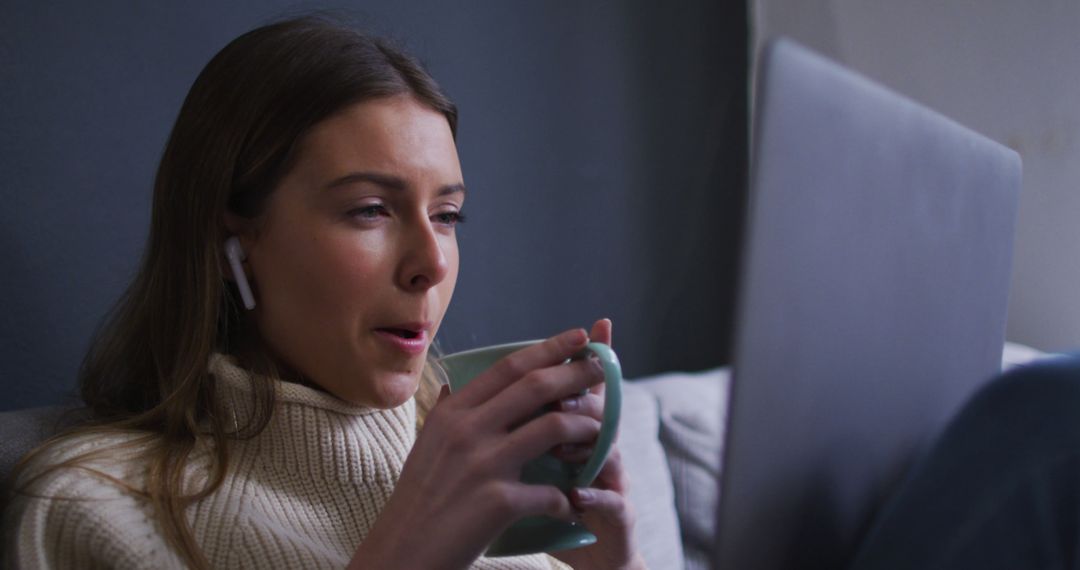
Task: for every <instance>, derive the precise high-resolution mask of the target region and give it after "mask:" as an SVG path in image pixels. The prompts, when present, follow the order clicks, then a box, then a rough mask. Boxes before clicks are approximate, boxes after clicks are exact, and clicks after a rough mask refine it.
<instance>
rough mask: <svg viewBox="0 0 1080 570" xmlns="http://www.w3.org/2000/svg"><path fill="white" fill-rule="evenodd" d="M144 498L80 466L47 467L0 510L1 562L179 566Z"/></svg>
mask: <svg viewBox="0 0 1080 570" xmlns="http://www.w3.org/2000/svg"><path fill="white" fill-rule="evenodd" d="M150 514H151V510H150V507H149V505H148V504H147V503H146V501H144V500H142V499H141V498H140V497H138V496H137V495H134V494H132V493H129V492H127V491H126V490H125V489H124V488H122V487H121V486H119V485H116V484H115V483H112V482H109V481H106V480H105V479H103V478H101V477H99V476H97V475H94V474H91V473H89V472H87V471H86V470H82V469H77V468H75V469H62V470H57V471H56V472H53V473H50V474H48V475H47V476H45V477H43V478H42V479H41V480H39V481H37V482H36V483H35V484H34V485H32V486H31V487H30V488H29V489H26V490H24V491H23V492H21V493H18V494H16V495H15V496H14V497H13V498H12V501H11V503H10V504H9V505H8V508H7V509H6V510H5V513H4V521H3V535H4V536H3V539H4V556H5V557H6V560H5V566H4V567H5V568H8V567H10V568H24V569H38V568H40V569H67V568H80V569H82V568H91V569H93V568H115V569H120V570H136V569H143V568H181V567H183V565H182V564H181V563H180V560H179V558H178V557H177V556H176V555H175V552H174V551H173V550H172V549H171V548H169V546H168V543H167V542H166V540H165V538H164V536H163V535H162V534H161V532H160V527H159V526H158V525H157V523H156V522H155V521H154V520H153V519H152V517H151V516H150Z"/></svg>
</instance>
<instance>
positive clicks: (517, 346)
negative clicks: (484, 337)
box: [437, 339, 544, 362]
mask: <svg viewBox="0 0 1080 570" xmlns="http://www.w3.org/2000/svg"><path fill="white" fill-rule="evenodd" d="M541 342H544V340H543V339H536V340H519V341H516V342H506V343H503V344H492V345H488V346H477V347H474V348H470V349H467V350H462V351H458V352H455V353H453V354H446V355H443V356H440V357H439V358H438V359H437V360H438V361H439V362H444V361H446V360H448V359H451V358H457V357H459V356H461V357H466V356H472V355H474V354H480V353H482V352H488V351H497V350H510V349H513V350H521V349H523V348H527V347H530V346H532V345H534V344H539V343H541Z"/></svg>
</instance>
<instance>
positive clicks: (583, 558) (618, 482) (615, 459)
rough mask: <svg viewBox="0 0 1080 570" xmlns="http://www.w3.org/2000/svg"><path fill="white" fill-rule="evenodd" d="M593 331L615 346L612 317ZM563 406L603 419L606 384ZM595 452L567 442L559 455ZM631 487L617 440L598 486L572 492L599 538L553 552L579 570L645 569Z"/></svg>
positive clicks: (587, 524)
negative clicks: (636, 536) (629, 498)
mask: <svg viewBox="0 0 1080 570" xmlns="http://www.w3.org/2000/svg"><path fill="white" fill-rule="evenodd" d="M589 336H590V337H591V339H592V341H593V342H602V343H604V344H607V345H609V346H610V345H611V321H609V320H608V319H603V320H600V321H597V322H596V324H594V325H593V328H592V333H591V334H590V335H589ZM559 408H560V409H561V410H563V411H573V412H575V413H580V414H585V415H588V416H590V417H592V418H595V419H596V420H597V421H600V419H601V418H603V416H604V385H603V384H597V385H595V386H593V387H592V388H590V389H589V393H588V394H586V395H584V396H579V397H571V398H569V399H567V400H563V401H562V402H560V405H559ZM591 453H592V448H591V446H589V445H585V446H567V447H564V448H562V449H558V450H556V456H560V457H561V458H563V459H565V460H573V461H582V462H584V461H586V460H587V459H588V458H589V455H591ZM628 490H629V482H628V480H627V477H626V472H625V471H623V468H622V458H621V456H620V454H619V448H618V447H617V446H614V447H612V450H611V454H610V455H609V456H608V459H607V461H606V462H605V463H604V467H603V468H602V469H601V470H600V474H599V475H598V476H597V477H596V480H595V481H593V484H592V486H591V487H589V488H587V489H574V490H573V491H571V492H570V501H571V505H572V506H573V507H574V509H575V511H577V512H578V513H579V514H580V517H581V522H582V523H583V524H584V525H585V527H586V528H588V529H589V531H590V532H592V533H593V534H595V535H596V538H597V541H596V543H595V544H592V545H589V546H585V547H582V548H575V549H573V550H564V551H560V552H555V553H552V556H554V557H556V558H558V559H559V560H562V561H563V562H565V563H567V564H569V565H570V566H571V567H573V568H574V569H575V570H587V569H590V568H595V569H603V570H619V569H628V570H629V569H635V570H637V569H644V568H645V561H644V560H643V559H642V558H641V555H640V554H639V553H638V551H637V547H636V545H635V544H634V520H635V519H634V509H633V506H632V505H631V504H630V502H629V501H627V498H626V494H627V491H628Z"/></svg>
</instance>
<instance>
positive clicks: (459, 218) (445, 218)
mask: <svg viewBox="0 0 1080 570" xmlns="http://www.w3.org/2000/svg"><path fill="white" fill-rule="evenodd" d="M431 219H432V220H434V221H435V223H437V224H442V225H444V226H456V225H458V224H461V223H464V222H465V214H463V213H461V212H458V211H456V210H454V211H448V212H439V213H438V214H435V215H434V216H432V217H431Z"/></svg>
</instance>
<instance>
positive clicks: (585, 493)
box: [574, 489, 596, 505]
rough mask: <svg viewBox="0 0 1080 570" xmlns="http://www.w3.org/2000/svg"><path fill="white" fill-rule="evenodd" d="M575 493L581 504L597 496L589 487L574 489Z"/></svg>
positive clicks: (587, 502)
mask: <svg viewBox="0 0 1080 570" xmlns="http://www.w3.org/2000/svg"><path fill="white" fill-rule="evenodd" d="M574 495H575V496H576V498H577V501H576V502H577V503H579V504H583V505H584V504H589V503H591V502H592V501H593V499H595V498H596V495H595V494H593V492H592V491H590V490H588V489H574Z"/></svg>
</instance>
